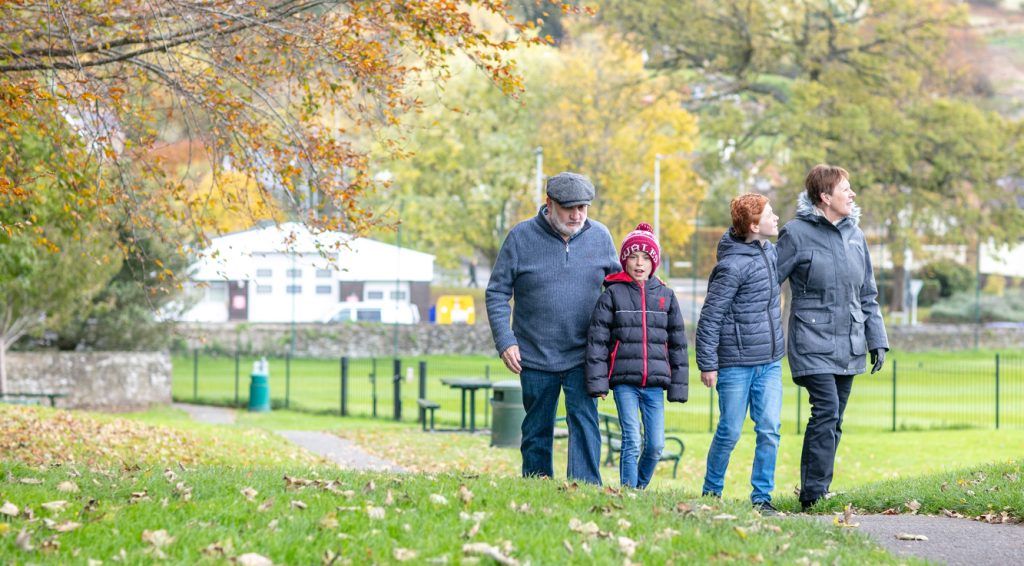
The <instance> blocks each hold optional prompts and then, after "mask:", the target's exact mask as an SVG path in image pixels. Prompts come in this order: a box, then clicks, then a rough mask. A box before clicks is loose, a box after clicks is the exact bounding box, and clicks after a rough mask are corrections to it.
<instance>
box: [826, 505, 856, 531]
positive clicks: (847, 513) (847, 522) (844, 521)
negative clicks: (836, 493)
mask: <svg viewBox="0 0 1024 566" xmlns="http://www.w3.org/2000/svg"><path fill="white" fill-rule="evenodd" d="M832 524H834V525H835V526H837V527H846V528H848V529H855V528H857V527H859V526H860V523H856V522H854V520H853V507H852V506H851V505H850V504H849V503H847V504H846V506H845V507H843V516H842V517H839V515H836V516H835V517H833V519H832Z"/></svg>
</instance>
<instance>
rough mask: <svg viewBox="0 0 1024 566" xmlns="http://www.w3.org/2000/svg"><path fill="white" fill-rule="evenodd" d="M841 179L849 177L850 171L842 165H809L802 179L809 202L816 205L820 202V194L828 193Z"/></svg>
mask: <svg viewBox="0 0 1024 566" xmlns="http://www.w3.org/2000/svg"><path fill="white" fill-rule="evenodd" d="M843 179H847V180H849V179H850V173H849V172H848V171H847V170H846V169H843V168H842V167H836V166H835V165H826V164H824V163H821V164H818V165H815V166H814V167H811V170H810V172H809V173H807V179H805V180H804V188H805V189H806V190H807V198H809V199H810V200H811V204H814V205H817V204H818V203H820V202H821V195H823V194H824V195H830V194H832V190H833V189H835V188H836V185H838V184H839V183H840V182H842V180H843Z"/></svg>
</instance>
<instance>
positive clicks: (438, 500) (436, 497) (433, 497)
mask: <svg viewBox="0 0 1024 566" xmlns="http://www.w3.org/2000/svg"><path fill="white" fill-rule="evenodd" d="M430 502H431V503H433V504H435V505H448V498H447V497H445V496H443V495H441V494H438V493H431V494H430Z"/></svg>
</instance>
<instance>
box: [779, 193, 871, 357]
mask: <svg viewBox="0 0 1024 566" xmlns="http://www.w3.org/2000/svg"><path fill="white" fill-rule="evenodd" d="M859 220H860V208H859V207H857V206H856V205H854V207H853V210H852V211H851V213H850V215H849V216H847V217H845V218H842V219H840V220H839V221H838V222H836V223H835V224H832V223H831V222H829V221H828V219H827V218H825V217H824V216H823V215H822V214H821V213H820V212H819V211H818V209H817V208H816V207H815V206H814V205H813V204H811V201H810V200H809V199H808V198H807V194H806V193H801V194H800V197H799V199H798V201H797V211H796V218H794V219H793V220H791V221H789V222H787V223H786V225H785V226H784V227H783V228H782V230H781V231H780V232H779V242H778V244H777V246H776V249H777V250H778V253H779V264H778V275H779V283H780V284H781V283H782V282H783V281H785V280H786V279H789V286H790V289H791V291H792V297H793V298H792V302H791V308H790V313H789V336H788V338H787V340H786V347H787V354H788V355H789V367H790V370H792V373H793V377H802V376H805V375H818V374H831V375H857V374H858V373H864V371H865V370H866V369H867V368H866V363H865V361H866V358H867V353H868V352H869V351H871V350H875V349H878V348H885V349H886V350H888V349H889V340H888V338H887V337H886V333H885V323H884V321H883V320H882V313H881V310H880V309H879V307H878V288H877V287H876V286H875V275H874V272H873V271H872V269H871V255H870V254H869V253H868V245H867V241H866V240H865V239H864V232H862V231H861V229H860V227H858V226H857V224H858V222H859Z"/></svg>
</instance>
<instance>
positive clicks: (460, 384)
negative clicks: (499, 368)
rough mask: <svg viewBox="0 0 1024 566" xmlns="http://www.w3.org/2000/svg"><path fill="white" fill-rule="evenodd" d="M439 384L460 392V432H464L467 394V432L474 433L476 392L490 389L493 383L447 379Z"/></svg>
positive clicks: (478, 380)
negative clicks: (467, 395)
mask: <svg viewBox="0 0 1024 566" xmlns="http://www.w3.org/2000/svg"><path fill="white" fill-rule="evenodd" d="M441 383H442V384H444V385H447V386H448V387H451V388H452V389H458V390H460V391H461V392H462V418H461V420H460V421H459V423H460V424H459V428H460V429H461V430H466V393H467V392H468V393H469V432H476V392H477V390H478V389H490V388H491V386H492V385H493V383H494V382H492V381H491V380H489V379H480V378H476V377H447V378H444V379H442V380H441Z"/></svg>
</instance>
